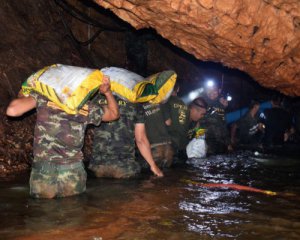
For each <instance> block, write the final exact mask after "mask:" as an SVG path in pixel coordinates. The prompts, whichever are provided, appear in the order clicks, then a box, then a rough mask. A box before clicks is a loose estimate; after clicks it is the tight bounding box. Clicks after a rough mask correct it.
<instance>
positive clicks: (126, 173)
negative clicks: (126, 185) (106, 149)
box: [89, 155, 141, 178]
mask: <svg viewBox="0 0 300 240" xmlns="http://www.w3.org/2000/svg"><path fill="white" fill-rule="evenodd" d="M89 169H90V170H91V171H92V172H93V173H94V174H95V176H96V177H110V178H132V177H136V176H137V175H138V174H140V172H141V166H140V164H139V163H138V162H137V161H135V159H132V157H128V156H122V155H120V156H118V158H116V156H103V155H102V156H101V157H100V156H99V157H98V156H96V157H95V156H94V158H93V160H92V161H91V162H90V165H89Z"/></svg>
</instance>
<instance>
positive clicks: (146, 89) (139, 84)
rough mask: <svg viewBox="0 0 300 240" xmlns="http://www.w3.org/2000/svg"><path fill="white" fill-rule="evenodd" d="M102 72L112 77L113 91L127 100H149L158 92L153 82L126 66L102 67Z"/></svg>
mask: <svg viewBox="0 0 300 240" xmlns="http://www.w3.org/2000/svg"><path fill="white" fill-rule="evenodd" d="M101 72H102V73H103V74H104V75H106V76H109V77H110V83H111V90H112V92H113V93H114V94H115V95H117V96H118V97H120V98H122V99H123V100H125V101H129V102H132V103H137V102H148V101H149V100H151V99H153V98H154V97H156V96H157V94H158V91H157V89H156V87H155V86H154V85H153V84H152V83H151V82H149V81H145V80H144V78H143V77H142V76H140V75H138V74H136V73H134V72H131V71H128V70H126V69H124V68H118V67H107V68H102V69H101Z"/></svg>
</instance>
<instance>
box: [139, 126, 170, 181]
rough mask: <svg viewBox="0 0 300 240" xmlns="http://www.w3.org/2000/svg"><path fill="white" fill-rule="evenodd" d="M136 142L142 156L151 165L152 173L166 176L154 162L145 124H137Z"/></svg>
mask: <svg viewBox="0 0 300 240" xmlns="http://www.w3.org/2000/svg"><path fill="white" fill-rule="evenodd" d="M134 133H135V141H136V145H137V147H138V149H139V150H140V152H141V154H142V156H143V157H144V158H145V160H146V161H147V163H148V164H149V165H150V169H151V171H152V172H153V173H154V174H155V175H156V176H158V177H163V176H164V174H163V173H162V171H161V170H160V169H159V167H158V166H157V165H156V163H155V162H154V160H153V157H152V153H151V147H150V143H149V140H148V138H147V135H146V129H145V124H143V123H137V124H136V125H135V130H134Z"/></svg>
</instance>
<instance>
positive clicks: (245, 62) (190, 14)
mask: <svg viewBox="0 0 300 240" xmlns="http://www.w3.org/2000/svg"><path fill="white" fill-rule="evenodd" d="M95 2H96V3H97V4H99V5H100V6H102V7H104V8H106V9H110V10H111V11H112V12H114V13H115V14H116V15H117V16H118V17H119V18H121V19H122V20H124V21H126V22H128V23H130V24H131V25H132V26H133V27H135V28H136V29H144V28H153V29H155V30H156V31H157V33H158V34H160V35H161V36H162V37H164V38H166V39H168V40H169V41H171V42H172V43H173V44H174V45H176V46H178V47H179V48H181V49H183V50H184V51H186V52H188V53H190V54H192V55H194V56H195V57H196V58H197V59H199V60H202V61H212V62H219V63H222V64H223V65H224V66H227V67H229V68H236V69H239V70H241V71H244V72H246V73H248V74H249V75H250V76H251V77H253V78H254V79H255V80H256V81H258V82H259V83H260V84H261V85H262V86H264V87H267V88H271V89H275V90H278V91H280V92H282V93H284V94H286V95H290V96H300V67H299V64H300V1H298V0H129V1H123V0H122V1H121V0H95Z"/></svg>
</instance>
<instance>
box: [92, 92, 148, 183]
mask: <svg viewBox="0 0 300 240" xmlns="http://www.w3.org/2000/svg"><path fill="white" fill-rule="evenodd" d="M116 100H117V103H118V106H119V112H120V118H119V119H118V120H116V121H112V122H102V123H101V125H100V126H99V127H97V128H95V130H94V141H93V153H92V160H91V162H90V165H89V169H90V170H92V171H93V172H94V173H95V175H96V176H97V177H114V178H129V177H134V176H136V175H137V174H139V173H140V170H141V168H140V166H139V163H138V162H136V161H135V125H136V124H138V123H141V124H144V122H145V118H144V110H143V107H142V106H141V105H140V104H133V103H130V102H126V101H124V100H122V99H120V98H117V97H116ZM93 102H96V103H97V104H100V105H106V104H107V102H106V99H105V98H104V97H102V96H101V95H98V96H97V97H96V98H95V99H94V100H93Z"/></svg>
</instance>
